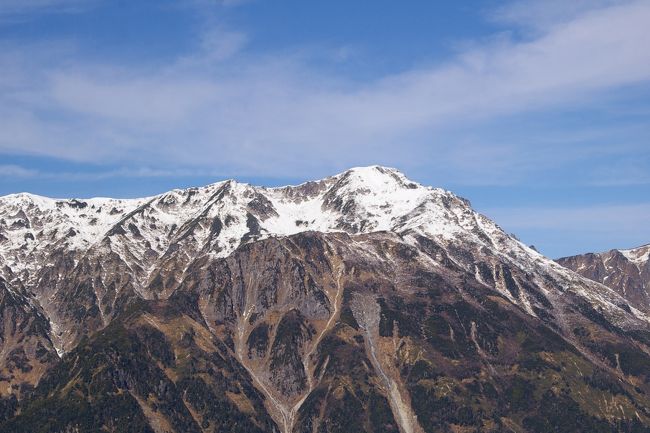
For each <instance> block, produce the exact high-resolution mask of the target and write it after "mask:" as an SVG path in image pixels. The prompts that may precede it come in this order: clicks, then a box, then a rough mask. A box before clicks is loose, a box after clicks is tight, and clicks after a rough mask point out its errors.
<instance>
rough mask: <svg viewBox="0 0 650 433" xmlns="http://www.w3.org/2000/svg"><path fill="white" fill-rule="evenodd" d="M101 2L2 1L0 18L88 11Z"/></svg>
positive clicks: (64, 0) (63, 0) (75, 0)
mask: <svg viewBox="0 0 650 433" xmlns="http://www.w3.org/2000/svg"><path fill="white" fill-rule="evenodd" d="M99 1H100V0H0V16H5V17H6V16H10V15H25V14H33V13H41V12H57V13H62V12H65V13H70V12H80V11H83V10H86V9H87V8H88V7H92V6H94V5H96V4H97V3H98V2H99Z"/></svg>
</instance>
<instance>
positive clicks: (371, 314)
mask: <svg viewBox="0 0 650 433" xmlns="http://www.w3.org/2000/svg"><path fill="white" fill-rule="evenodd" d="M56 203H63V204H62V205H60V206H59V205H57V204H56ZM93 206H94V208H93ZM93 209H94V210H93ZM89 210H93V212H95V214H94V215H95V216H94V218H97V221H95V225H94V226H91V228H88V227H86V224H90V222H89V221H91V219H90V216H88V215H89V214H88V212H89ZM83 214H85V215H86V216H85V217H83V216H81V215H83ZM98 226H101V227H102V230H99V229H96V227H98ZM71 229H72V230H74V231H75V233H76V234H75V235H74V236H72V237H67V236H68V233H69V232H70V230H71ZM27 233H29V234H31V235H32V237H31V238H30V237H29V236H26V234H27ZM0 235H2V236H3V237H4V238H5V239H6V240H5V241H2V243H0V257H1V259H0V260H2V262H1V263H0V268H1V269H3V271H2V275H3V284H5V286H6V287H9V288H10V289H6V290H5V292H1V291H0V294H1V293H6V295H4V296H5V298H6V299H10V300H11V302H3V303H1V304H0V305H1V306H2V310H1V311H0V314H3V316H2V317H3V323H5V324H6V323H8V322H7V320H6V319H4V317H11V319H10V320H11V321H12V323H14V322H17V321H21V320H22V322H20V323H23V324H24V325H21V326H20V327H18V328H16V329H19V330H20V331H19V332H18V334H19V337H18V338H14V337H7V336H9V335H15V334H16V332H14V334H12V333H11V332H12V328H11V327H9V328H8V327H7V326H5V329H6V331H5V334H3V338H4V339H3V340H2V354H3V356H4V354H5V353H10V352H11V351H14V350H18V349H19V348H21V347H22V348H24V350H23V352H24V353H25V356H24V359H25V361H24V365H29V366H33V368H34V369H36V367H38V368H39V369H40V370H39V371H42V372H44V373H43V374H42V375H40V374H39V375H36V376H33V377H26V376H24V375H23V376H21V375H17V374H14V377H13V378H12V379H10V381H8V380H6V378H5V377H4V376H3V377H2V378H0V387H5V388H6V389H8V390H9V389H11V390H12V391H10V395H9V396H7V397H5V398H4V400H2V401H1V406H0V417H1V418H0V432H30V433H31V432H40V431H75V432H96V431H120V432H121V431H129V432H130V431H132V432H136V431H137V432H141V431H147V432H179V433H180V432H226V431H227V432H282V433H289V432H295V433H298V432H312V433H320V432H332V433H333V432H364V431H365V432H396V433H397V432H401V433H423V432H440V431H449V432H459V431H463V432H470V431H471V432H477V431H481V432H548V431H554V432H581V431H582V432H599V431H603V432H605V431H608V432H609V431H625V432H627V431H650V397H648V396H650V319H649V318H648V316H647V315H646V314H645V313H644V312H642V311H640V310H639V309H637V308H634V307H633V306H630V304H629V303H628V301H627V300H626V299H625V298H624V297H622V296H620V295H619V294H617V293H616V292H615V291H613V290H611V289H609V288H607V287H605V286H603V285H601V284H598V283H596V282H593V281H590V280H587V279H585V278H582V277H581V276H579V275H577V274H575V273H574V272H571V271H569V270H567V269H565V268H563V267H562V266H560V265H558V264H557V263H554V262H553V261H551V260H549V259H547V258H545V257H543V256H541V255H540V254H539V253H537V252H535V251H534V250H532V249H530V248H528V247H526V246H524V245H522V244H520V243H519V242H518V241H517V240H515V239H514V238H512V237H510V236H508V235H506V234H505V233H504V232H503V231H502V230H501V229H500V228H499V227H498V226H496V225H495V224H494V223H492V222H491V221H489V220H488V219H486V218H485V217H483V216H481V215H479V214H477V213H476V212H474V211H473V210H472V209H471V207H470V206H469V204H468V203H467V202H466V201H465V200H463V199H461V198H458V197H456V196H454V195H453V194H451V193H449V192H446V191H443V190H439V189H432V188H426V187H423V186H421V185H418V184H415V183H413V182H411V181H409V180H408V179H406V178H405V177H404V176H403V175H402V174H401V173H399V172H397V171H395V170H392V169H387V168H383V167H369V168H362V169H353V170H350V171H348V172H345V173H343V174H341V175H338V176H334V177H331V178H327V179H324V180H322V181H319V182H310V183H307V184H304V185H300V186H297V187H285V188H276V189H266V188H256V187H251V186H249V185H242V184H238V183H236V182H232V181H228V182H222V183H219V184H215V185H210V186H208V187H205V188H196V189H189V190H184V191H172V192H170V193H167V194H163V195H161V196H156V197H152V198H147V199H142V200H122V201H116V200H107V199H94V200H88V201H59V202H56V201H53V200H52V201H50V200H49V199H43V198H35V197H32V196H24V195H23V196H9V197H5V198H0ZM70 239H75V240H74V241H72V240H70ZM34 260H36V262H35V261H34ZM5 286H0V289H2V288H3V287H5ZM14 287H15V289H14ZM14 317H16V318H14ZM30 320H31V322H30ZM29 323H34V324H39V326H35V325H34V326H31V327H30V326H28V324H29ZM50 323H51V326H50V325H49V324H50ZM40 324H42V325H40ZM39 344H40V345H41V346H43V347H44V348H45V352H43V351H42V350H41V351H40V353H41V354H43V353H44V354H45V355H43V356H41V357H40V358H39V357H38V356H37V355H36V352H37V350H34V349H32V348H34V347H38V345H39ZM54 347H56V348H57V350H58V352H59V353H60V354H61V358H60V359H59V358H58V357H56V356H55V355H54V354H55V351H54ZM2 359H6V358H2ZM2 362H4V364H2V365H3V368H5V367H4V366H7V365H8V364H7V363H6V361H2ZM14 371H15V369H14ZM21 383H24V384H27V385H36V387H35V388H34V389H31V388H30V387H29V386H23V387H22V388H20V385H21ZM13 385H18V387H17V388H16V387H12V386H13ZM19 389H23V391H20V392H19ZM4 395H7V394H4Z"/></svg>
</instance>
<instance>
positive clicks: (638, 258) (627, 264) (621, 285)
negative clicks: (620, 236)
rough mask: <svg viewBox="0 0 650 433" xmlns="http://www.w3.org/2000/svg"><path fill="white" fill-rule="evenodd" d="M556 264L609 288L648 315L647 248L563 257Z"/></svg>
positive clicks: (649, 273)
mask: <svg viewBox="0 0 650 433" xmlns="http://www.w3.org/2000/svg"><path fill="white" fill-rule="evenodd" d="M558 263H560V264H561V265H562V266H566V267H567V268H569V269H571V270H573V271H575V272H577V273H579V274H580V275H582V276H584V277H587V278H589V279H591V280H594V281H598V282H599V283H603V284H604V285H606V286H608V287H611V288H612V289H614V290H616V291H617V292H618V293H619V294H620V295H621V296H623V297H624V298H625V299H627V300H628V301H629V302H630V304H631V305H633V306H635V307H636V308H638V309H639V310H643V311H645V312H648V313H650V245H644V246H642V247H639V248H633V249H631V250H611V251H608V252H606V253H597V254H594V253H588V254H581V255H577V256H572V257H564V258H561V259H558Z"/></svg>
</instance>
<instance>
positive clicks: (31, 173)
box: [0, 164, 38, 178]
mask: <svg viewBox="0 0 650 433" xmlns="http://www.w3.org/2000/svg"><path fill="white" fill-rule="evenodd" d="M37 175H38V171H36V170H32V169H29V168H24V167H21V166H19V165H13V164H4V165H0V177H12V178H16V177H17V178H26V177H35V176H37Z"/></svg>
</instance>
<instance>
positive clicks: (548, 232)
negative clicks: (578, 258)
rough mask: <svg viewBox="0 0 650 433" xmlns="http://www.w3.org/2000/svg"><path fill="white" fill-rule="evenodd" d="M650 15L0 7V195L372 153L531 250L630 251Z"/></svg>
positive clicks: (292, 5) (640, 218)
mask: <svg viewBox="0 0 650 433" xmlns="http://www.w3.org/2000/svg"><path fill="white" fill-rule="evenodd" d="M648 22H650V1H648V0H642V1H639V0H636V1H624V0H590V1H586V0H574V1H571V2H566V1H560V0H544V1H531V0H519V1H505V2H504V1H496V0H491V1H488V0H485V1H465V2H453V1H448V2H434V1H424V0H418V1H407V2H396V1H389V0H373V1H363V0H358V1H354V2H350V1H349V0H348V1H340V0H330V1H327V2H305V1H304V0H303V1H298V0H295V1H294V0H277V1H270V0H221V1H216V0H212V1H208V0H185V1H178V0H156V1H153V0H151V1H148V0H139V1H124V0H120V1H118V0H113V1H109V0H0V194H8V193H13V192H20V191H29V192H33V193H38V194H43V195H48V196H57V197H68V196H80V197H88V196H119V197H133V196H143V195H150V194H154V193H159V192H162V191H165V190H167V189H171V188H175V187H184V186H191V185H201V184H205V183H209V182H214V181H217V180H221V179H224V178H230V177H235V178H237V179H240V180H244V181H248V182H252V183H255V184H263V185H281V184H286V183H297V182H299V181H303V180H307V179H314V178H319V177H323V176H326V175H330V174H334V173H337V172H340V171H342V170H344V169H346V168H349V167H352V166H359V165H370V164H383V165H388V166H392V167H397V168H399V169H401V170H402V171H403V172H404V173H406V174H407V175H408V176H409V177H411V178H413V179H414V180H417V181H420V182H422V183H425V184H429V185H434V186H441V187H444V188H447V189H450V190H452V191H454V192H455V193H457V194H459V195H461V196H464V197H466V198H468V199H469V200H470V201H471V202H472V203H473V205H474V207H475V208H476V209H478V210H479V211H481V212H483V213H485V214H487V215H488V216H490V217H492V218H493V219H495V220H496V221H497V222H498V223H499V224H500V225H501V226H502V227H504V229H506V230H507V231H509V232H513V233H515V234H516V235H517V236H518V237H519V238H520V239H521V240H522V241H524V242H526V243H528V244H534V245H535V246H536V247H537V248H538V249H540V251H542V252H543V253H545V254H547V255H549V256H551V257H558V256H563V255H569V254H574V253H579V252H585V251H599V250H606V249H610V248H624V247H633V246H636V245H641V244H644V243H648V242H650V229H649V228H648V227H650V49H648V47H649V46H650V26H648V25H647V23H648Z"/></svg>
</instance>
